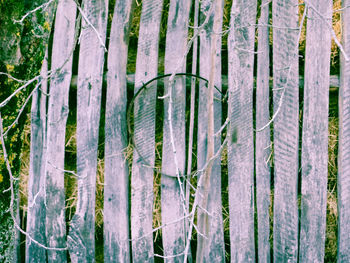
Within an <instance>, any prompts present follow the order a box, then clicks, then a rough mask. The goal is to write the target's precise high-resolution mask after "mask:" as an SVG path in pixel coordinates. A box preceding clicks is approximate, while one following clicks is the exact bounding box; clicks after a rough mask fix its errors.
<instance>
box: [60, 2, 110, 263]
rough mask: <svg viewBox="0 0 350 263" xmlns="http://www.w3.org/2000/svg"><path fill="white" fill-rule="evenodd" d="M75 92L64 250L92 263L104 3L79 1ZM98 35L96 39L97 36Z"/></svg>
mask: <svg viewBox="0 0 350 263" xmlns="http://www.w3.org/2000/svg"><path fill="white" fill-rule="evenodd" d="M82 4H83V12H84V14H85V16H86V18H87V19H88V20H89V21H90V23H91V24H92V25H93V26H94V27H95V29H96V30H97V32H96V31H95V30H94V29H93V28H92V27H91V26H89V25H88V23H87V22H86V21H85V20H84V19H83V21H82V32H81V37H80V52H79V68H78V93H77V111H78V113H77V175H78V201H77V210H76V212H75V215H74V216H73V218H72V221H71V223H70V229H69V236H68V239H67V241H68V248H69V253H70V257H71V260H72V262H95V199H96V197H95V192H96V173H97V146H98V133H99V124H100V105H101V91H102V81H103V80H102V78H103V65H104V47H103V46H102V43H101V42H100V40H101V41H103V43H104V41H105V39H106V27H107V17H108V1H107V0H97V1H87V0H84V1H83V3H82ZM97 34H99V36H100V39H99V37H98V35H97Z"/></svg>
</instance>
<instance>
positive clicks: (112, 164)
mask: <svg viewBox="0 0 350 263" xmlns="http://www.w3.org/2000/svg"><path fill="white" fill-rule="evenodd" d="M132 2H133V1H132V0H127V1H124V0H118V1H116V3H115V8H114V15H113V21H112V27H111V34H110V40H109V50H108V73H107V102H106V119H105V174H104V183H105V187H104V208H103V209H104V212H103V221H104V262H106V263H107V262H115V261H118V262H130V247H129V238H130V237H129V168H128V163H127V160H126V158H125V156H124V150H125V148H126V147H127V145H128V141H127V127H126V107H127V104H126V103H127V87H126V86H127V82H126V64H127V56H128V42H129V30H130V22H131V21H130V17H131V11H132Z"/></svg>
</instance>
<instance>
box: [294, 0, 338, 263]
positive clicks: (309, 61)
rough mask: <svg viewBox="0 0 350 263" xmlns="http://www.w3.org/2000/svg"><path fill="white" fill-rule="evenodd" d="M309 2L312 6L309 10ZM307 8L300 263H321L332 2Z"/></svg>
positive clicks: (324, 229)
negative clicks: (329, 26)
mask: <svg viewBox="0 0 350 263" xmlns="http://www.w3.org/2000/svg"><path fill="white" fill-rule="evenodd" d="M308 3H310V4H311V5H312V6H311V7H310V6H309V5H308ZM306 8H308V11H307V12H308V20H307V28H306V32H307V33H306V51H305V87H304V114H303V135H302V136H303V137H302V152H301V168H302V181H301V193H302V197H301V215H300V245H299V261H300V262H323V260H324V252H325V232H326V208H327V178H328V104H329V71H330V52H331V32H330V31H329V28H328V25H327V23H331V21H332V8H333V1H331V0H326V1H320V0H313V1H308V2H307V3H306ZM314 8H315V9H314ZM320 14H322V17H321V16H320Z"/></svg>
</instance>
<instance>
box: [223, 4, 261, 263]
mask: <svg viewBox="0 0 350 263" xmlns="http://www.w3.org/2000/svg"><path fill="white" fill-rule="evenodd" d="M256 5H257V3H256V1H254V0H249V1H243V0H239V1H234V2H233V3H232V9H231V22H230V23H231V30H230V33H229V36H228V63H229V64H228V65H229V67H228V70H229V72H228V79H229V81H228V86H229V118H230V127H229V131H228V136H229V137H228V138H229V140H228V181H229V182H228V183H229V204H230V207H229V211H230V243H231V262H255V245H254V179H253V177H254V161H253V160H254V144H253V112H252V111H253V82H254V79H253V68H254V67H253V65H254V53H253V51H254V33H255V27H254V26H252V25H254V24H255V23H256V22H255V19H256V8H257V7H256Z"/></svg>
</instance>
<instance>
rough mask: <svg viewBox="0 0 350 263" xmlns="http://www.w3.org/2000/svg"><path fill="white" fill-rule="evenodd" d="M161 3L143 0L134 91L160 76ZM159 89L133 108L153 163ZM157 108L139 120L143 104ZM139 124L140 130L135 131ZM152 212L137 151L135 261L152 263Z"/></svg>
mask: <svg viewBox="0 0 350 263" xmlns="http://www.w3.org/2000/svg"><path fill="white" fill-rule="evenodd" d="M162 7H163V1H162V0H144V1H143V2H142V13H141V21H140V32H139V41H138V50H137V58H136V73H135V92H137V91H138V90H139V89H140V88H141V86H142V83H145V82H146V81H148V80H151V79H152V78H154V77H156V76H157V70H158V42H159V29H160V20H161V13H162ZM156 95H157V94H156V88H150V92H148V93H147V96H142V99H143V101H136V102H135V105H134V120H135V119H136V120H138V119H139V121H138V123H134V125H135V131H134V136H136V137H139V138H142V139H143V141H144V144H142V145H139V146H138V149H139V150H140V151H141V152H147V153H148V155H147V156H144V157H145V158H147V160H148V161H149V162H150V165H153V164H154V151H155V148H154V147H155V140H154V136H155V101H156ZM145 104H148V105H150V106H152V105H154V107H153V110H151V111H150V112H149V114H148V118H147V119H146V118H140V116H141V114H142V112H140V110H141V109H142V107H143V105H145ZM136 125H138V127H140V129H139V128H136ZM152 210H153V169H151V168H149V167H146V166H144V164H143V160H142V158H141V157H140V156H139V154H138V152H137V151H136V150H134V154H133V165H132V174H131V226H132V227H131V237H132V258H133V262H137V263H138V262H153V261H154V257H153V254H154V252H153V235H152Z"/></svg>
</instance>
